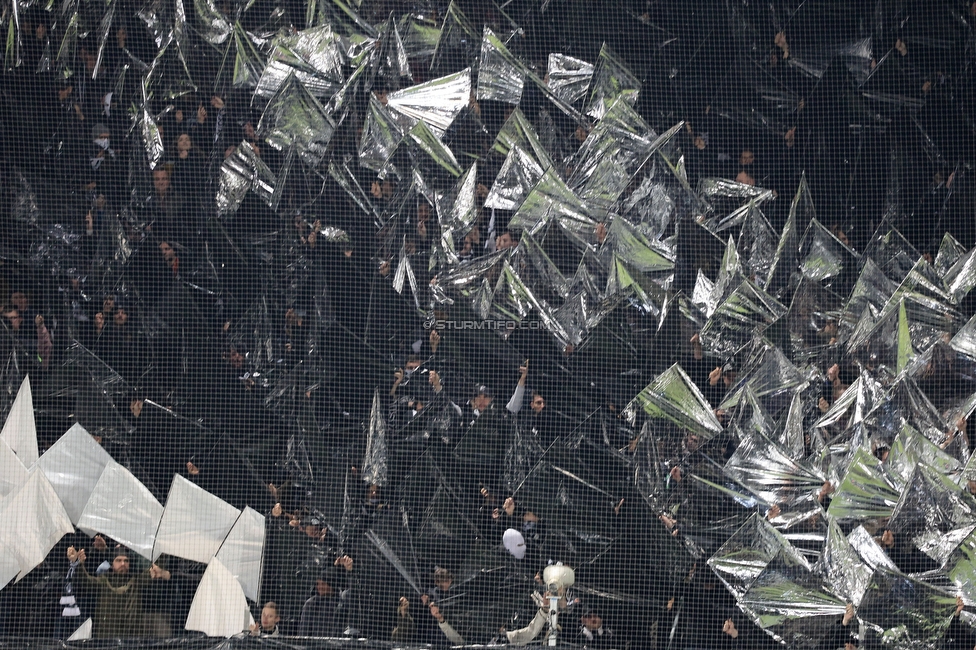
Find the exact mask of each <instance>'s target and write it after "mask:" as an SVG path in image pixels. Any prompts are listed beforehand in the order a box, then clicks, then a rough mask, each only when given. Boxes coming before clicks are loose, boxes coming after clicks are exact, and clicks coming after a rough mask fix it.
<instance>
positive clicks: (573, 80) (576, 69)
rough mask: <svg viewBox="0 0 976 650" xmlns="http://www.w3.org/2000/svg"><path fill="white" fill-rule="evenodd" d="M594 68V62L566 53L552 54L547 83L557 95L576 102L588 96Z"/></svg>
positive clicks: (562, 98) (569, 101)
mask: <svg viewBox="0 0 976 650" xmlns="http://www.w3.org/2000/svg"><path fill="white" fill-rule="evenodd" d="M593 70H594V68H593V64H592V63H587V62H586V61H583V60H581V59H576V58H573V57H571V56H567V55H565V54H550V55H549V65H548V69H547V72H546V84H547V85H548V86H549V88H551V89H552V92H553V94H554V95H556V97H558V98H559V99H561V100H562V101H564V102H566V103H567V104H575V103H576V102H578V101H579V100H581V99H582V98H583V97H585V96H586V90H587V88H588V87H589V85H590V79H592V77H593Z"/></svg>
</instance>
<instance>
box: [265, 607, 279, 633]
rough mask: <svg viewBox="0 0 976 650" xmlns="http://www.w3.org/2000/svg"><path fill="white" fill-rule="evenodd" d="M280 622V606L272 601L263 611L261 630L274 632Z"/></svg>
mask: <svg viewBox="0 0 976 650" xmlns="http://www.w3.org/2000/svg"><path fill="white" fill-rule="evenodd" d="M280 620H281V617H280V616H278V605H276V604H275V603H274V602H272V601H268V602H266V603H265V604H264V607H263V608H262V609H261V629H262V630H264V631H265V632H272V631H273V630H274V629H275V627H276V626H277V625H278V621H280Z"/></svg>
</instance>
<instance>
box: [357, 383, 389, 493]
mask: <svg viewBox="0 0 976 650" xmlns="http://www.w3.org/2000/svg"><path fill="white" fill-rule="evenodd" d="M362 478H363V481H365V482H366V484H367V485H379V486H380V487H382V486H384V485H386V481H387V456H386V417H385V416H384V415H383V402H382V401H381V400H380V393H379V391H378V390H377V391H373V407H372V408H371V409H370V412H369V426H368V428H367V431H366V455H365V456H364V457H363V469H362Z"/></svg>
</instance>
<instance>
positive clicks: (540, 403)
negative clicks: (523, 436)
mask: <svg viewBox="0 0 976 650" xmlns="http://www.w3.org/2000/svg"><path fill="white" fill-rule="evenodd" d="M529 407H530V408H531V409H532V412H533V413H535V414H536V415H538V414H539V413H542V410H543V409H544V408H546V400H545V398H544V397H543V396H542V395H540V394H539V393H537V392H536V391H532V401H531V402H529Z"/></svg>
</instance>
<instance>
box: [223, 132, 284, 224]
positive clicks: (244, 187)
mask: <svg viewBox="0 0 976 650" xmlns="http://www.w3.org/2000/svg"><path fill="white" fill-rule="evenodd" d="M275 183H276V179H275V176H274V174H272V173H271V170H270V169H268V166H267V165H266V164H264V161H262V160H261V159H260V158H259V157H258V155H257V152H255V151H254V147H252V146H251V144H250V143H248V142H246V141H245V142H242V143H241V144H240V146H238V147H237V149H236V150H235V151H234V153H233V154H231V156H230V157H228V158H227V159H226V160H224V163H223V164H222V165H221V166H220V184H219V187H218V189H217V214H219V215H221V216H226V215H228V214H231V213H233V212H236V211H237V209H238V208H239V207H240V205H241V202H242V201H243V200H244V197H245V196H246V195H247V193H248V192H249V191H251V190H254V191H255V193H257V194H258V196H261V197H262V198H263V199H264V200H265V201H267V202H270V200H271V196H272V194H273V193H274V187H275Z"/></svg>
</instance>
